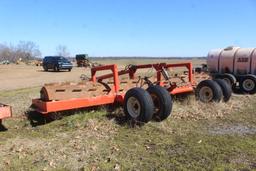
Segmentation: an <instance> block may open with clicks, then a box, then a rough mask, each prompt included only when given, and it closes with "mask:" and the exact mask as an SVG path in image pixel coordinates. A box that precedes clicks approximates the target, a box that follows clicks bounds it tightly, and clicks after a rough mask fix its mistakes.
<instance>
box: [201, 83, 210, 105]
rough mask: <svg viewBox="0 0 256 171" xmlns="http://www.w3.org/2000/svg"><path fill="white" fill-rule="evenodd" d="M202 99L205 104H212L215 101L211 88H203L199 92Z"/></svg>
mask: <svg viewBox="0 0 256 171" xmlns="http://www.w3.org/2000/svg"><path fill="white" fill-rule="evenodd" d="M199 96H200V99H201V100H202V101H204V102H210V101H211V100H212V99H213V91H212V89H211V88H210V87H206V86H205V87H202V88H201V89H200V91H199Z"/></svg>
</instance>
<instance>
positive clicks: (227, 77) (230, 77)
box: [214, 73, 236, 88]
mask: <svg viewBox="0 0 256 171" xmlns="http://www.w3.org/2000/svg"><path fill="white" fill-rule="evenodd" d="M214 78H215V79H223V80H225V81H226V82H227V83H228V84H229V85H230V87H231V88H232V87H233V86H235V84H236V78H235V76H234V75H232V74H227V73H226V74H221V75H216V76H215V77H214Z"/></svg>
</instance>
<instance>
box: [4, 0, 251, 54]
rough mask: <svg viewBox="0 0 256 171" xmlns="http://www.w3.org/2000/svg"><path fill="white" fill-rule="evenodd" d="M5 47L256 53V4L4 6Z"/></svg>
mask: <svg viewBox="0 0 256 171" xmlns="http://www.w3.org/2000/svg"><path fill="white" fill-rule="evenodd" d="M0 21H1V26H0V42H1V43H3V42H6V43H13V44H16V43H17V42H19V41H20V40H25V41H33V42H35V43H36V44H38V45H39V47H40V50H41V52H42V54H43V55H52V54H55V53H56V47H57V46H58V45H65V46H67V47H68V50H69V51H70V53H71V54H72V55H75V54H76V53H88V54H89V55H90V56H205V55H206V54H207V52H208V51H209V50H210V49H213V48H222V47H226V46H229V45H238V46H241V47H256V35H255V30H256V0H214V1H213V0H72V1H71V0H69V1H68V0H1V1H0Z"/></svg>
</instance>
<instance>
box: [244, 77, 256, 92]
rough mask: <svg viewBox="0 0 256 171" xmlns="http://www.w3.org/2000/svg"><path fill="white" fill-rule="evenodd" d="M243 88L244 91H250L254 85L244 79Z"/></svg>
mask: <svg viewBox="0 0 256 171" xmlns="http://www.w3.org/2000/svg"><path fill="white" fill-rule="evenodd" d="M243 88H244V89H245V90H246V91H252V90H253V89H254V88H255V83H254V81H253V80H251V79H246V80H244V81H243Z"/></svg>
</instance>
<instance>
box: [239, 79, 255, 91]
mask: <svg viewBox="0 0 256 171" xmlns="http://www.w3.org/2000/svg"><path fill="white" fill-rule="evenodd" d="M239 86H240V89H241V90H242V91H243V92H245V93H249V94H255V93H256V78H255V77H254V76H245V77H243V78H242V79H241V80H240V82H239Z"/></svg>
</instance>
